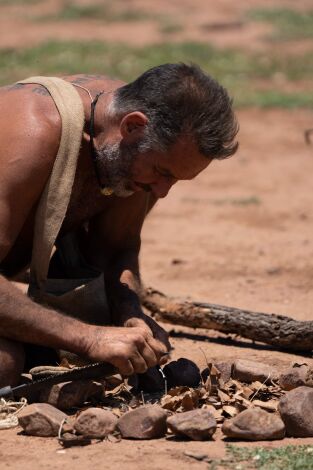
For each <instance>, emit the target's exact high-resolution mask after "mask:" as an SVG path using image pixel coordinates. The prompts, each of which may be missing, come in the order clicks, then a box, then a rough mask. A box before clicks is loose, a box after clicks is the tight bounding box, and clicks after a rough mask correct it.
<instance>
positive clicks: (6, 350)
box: [0, 338, 25, 387]
mask: <svg viewBox="0 0 313 470" xmlns="http://www.w3.org/2000/svg"><path fill="white" fill-rule="evenodd" d="M24 361H25V354H24V348H23V346H22V344H21V343H17V342H15V341H11V340H8V339H5V338H0V387H5V386H6V385H17V383H18V381H19V378H20V376H21V373H22V372H23V368H24Z"/></svg>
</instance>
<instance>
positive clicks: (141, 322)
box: [123, 313, 171, 365]
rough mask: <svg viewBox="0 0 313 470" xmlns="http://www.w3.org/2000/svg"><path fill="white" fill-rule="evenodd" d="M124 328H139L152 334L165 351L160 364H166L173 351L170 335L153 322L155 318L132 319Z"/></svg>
mask: <svg viewBox="0 0 313 470" xmlns="http://www.w3.org/2000/svg"><path fill="white" fill-rule="evenodd" d="M123 326H126V327H133V328H136V327H139V328H143V329H145V330H146V331H147V332H148V333H150V335H151V334H152V335H153V337H154V338H155V340H156V341H157V342H158V343H159V346H160V349H161V350H162V351H163V354H164V356H163V357H161V359H160V361H159V362H158V364H161V365H162V364H165V363H166V362H167V360H168V355H167V353H168V352H169V351H170V350H171V344H170V342H169V339H168V333H167V332H166V331H165V330H164V329H163V328H162V327H161V326H160V325H158V323H157V322H156V321H155V320H153V318H151V317H149V316H148V315H145V314H144V313H142V314H141V316H140V317H131V318H128V319H127V320H126V321H124V323H123Z"/></svg>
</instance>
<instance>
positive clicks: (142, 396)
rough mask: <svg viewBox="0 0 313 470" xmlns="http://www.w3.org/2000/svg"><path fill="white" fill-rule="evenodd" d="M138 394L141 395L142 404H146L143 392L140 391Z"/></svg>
mask: <svg viewBox="0 0 313 470" xmlns="http://www.w3.org/2000/svg"><path fill="white" fill-rule="evenodd" d="M140 393H141V401H142V404H143V405H145V404H146V402H145V396H144V394H143V390H141V392H140Z"/></svg>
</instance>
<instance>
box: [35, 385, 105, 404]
mask: <svg viewBox="0 0 313 470" xmlns="http://www.w3.org/2000/svg"><path fill="white" fill-rule="evenodd" d="M103 390H104V388H103V385H101V384H99V383H97V382H93V381H91V380H75V381H73V382H63V383H59V384H55V385H51V386H49V387H45V388H44V389H43V390H42V392H41V393H40V397H39V401H40V402H42V403H49V404H50V405H52V406H55V407H56V408H59V409H60V410H68V409H70V408H73V407H77V406H82V405H83V404H84V403H85V401H87V400H90V398H93V397H94V398H96V397H98V398H101V396H102V394H103Z"/></svg>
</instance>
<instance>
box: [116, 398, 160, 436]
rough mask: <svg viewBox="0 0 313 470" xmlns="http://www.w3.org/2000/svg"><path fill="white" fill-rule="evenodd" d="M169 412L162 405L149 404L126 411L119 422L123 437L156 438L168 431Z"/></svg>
mask: <svg viewBox="0 0 313 470" xmlns="http://www.w3.org/2000/svg"><path fill="white" fill-rule="evenodd" d="M166 418H167V413H166V411H165V410H163V409H162V408H161V407H160V406H154V405H147V406H141V407H140V408H136V409H135V410H131V411H128V412H127V413H125V414H124V415H123V416H122V417H121V418H120V419H119V420H118V423H117V429H118V430H119V431H120V433H121V435H122V437H123V438H126V439H127V438H131V439H155V438H158V437H163V436H164V435H165V433H166V430H167V426H166Z"/></svg>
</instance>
